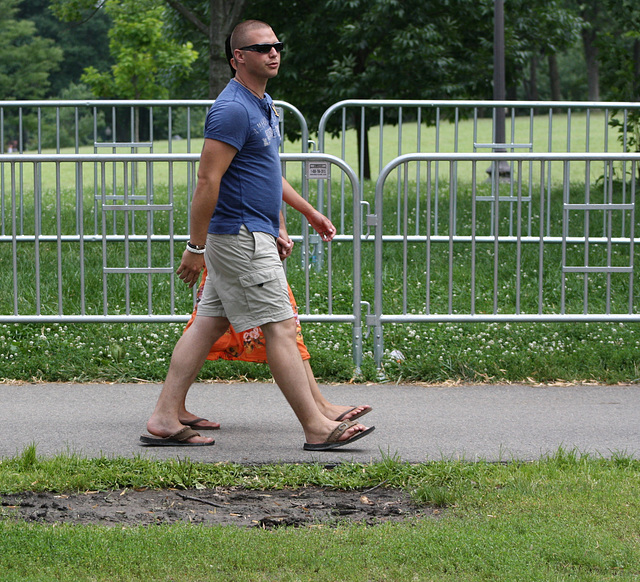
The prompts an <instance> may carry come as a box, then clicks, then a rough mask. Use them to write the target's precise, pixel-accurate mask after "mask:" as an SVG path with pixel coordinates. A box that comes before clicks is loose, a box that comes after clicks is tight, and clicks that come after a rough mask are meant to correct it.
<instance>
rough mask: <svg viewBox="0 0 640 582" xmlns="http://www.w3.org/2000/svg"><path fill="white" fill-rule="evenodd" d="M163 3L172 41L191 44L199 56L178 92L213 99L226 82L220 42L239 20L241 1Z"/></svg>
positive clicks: (223, 53)
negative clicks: (166, 9) (180, 90)
mask: <svg viewBox="0 0 640 582" xmlns="http://www.w3.org/2000/svg"><path fill="white" fill-rule="evenodd" d="M166 2H167V4H168V5H169V6H170V7H171V9H170V10H168V11H167V12H166V15H165V16H166V21H167V25H168V29H169V30H170V31H171V34H172V36H173V38H174V39H176V40H177V41H178V42H186V41H187V40H189V41H190V42H193V43H194V45H195V47H196V48H197V50H198V52H199V53H200V58H199V59H198V62H197V63H196V64H195V66H194V69H193V73H192V74H191V75H190V77H189V79H188V82H187V83H185V84H184V85H183V90H182V93H185V96H187V97H196V98H205V97H210V98H212V99H214V98H215V97H216V96H217V95H218V93H220V91H222V89H223V88H224V86H225V85H226V84H227V82H228V80H229V65H228V63H227V58H226V56H225V51H224V43H225V39H226V38H227V36H229V35H230V34H231V32H232V31H233V28H234V27H235V25H236V24H238V22H239V21H240V19H241V15H242V11H243V9H244V6H245V0H166ZM194 33H195V34H194ZM205 79H208V82H205Z"/></svg>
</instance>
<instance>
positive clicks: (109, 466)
mask: <svg viewBox="0 0 640 582" xmlns="http://www.w3.org/2000/svg"><path fill="white" fill-rule="evenodd" d="M639 473H640V462H639V461H637V460H634V459H632V458H629V457H627V456H625V455H622V454H619V455H614V456H613V457H612V458H611V459H608V460H607V459H602V458H597V457H592V456H588V455H581V454H579V453H578V452H576V451H564V450H559V451H558V452H557V453H556V454H554V455H552V456H549V457H546V458H543V459H540V460H538V461H535V462H531V463H518V462H510V463H487V462H483V461H480V462H475V463H467V462H465V461H450V460H446V459H443V460H441V461H435V462H432V463H426V464H418V465H411V464H408V463H403V462H402V461H401V460H399V459H396V458H386V459H384V460H383V461H381V462H380V463H375V464H370V465H360V464H350V463H347V464H341V465H338V466H336V467H334V468H326V467H323V466H321V465H313V464H311V465H306V464H305V465H295V466H291V465H271V466H259V467H244V466H241V465H235V464H213V465H212V464H201V463H191V462H190V461H176V460H171V461H162V462H151V461H147V460H143V459H140V458H134V459H122V458H113V459H107V458H102V459H83V458H79V457H75V456H59V457H55V458H49V459H46V458H39V457H38V456H37V455H36V452H35V448H33V447H30V448H27V449H26V450H25V451H24V453H23V454H22V455H19V456H17V457H15V458H10V459H2V460H1V461H0V491H2V492H5V493H7V492H18V491H23V490H36V491H43V490H46V491H83V490H107V489H111V488H124V487H139V486H150V487H176V488H179V489H183V488H191V487H215V486H229V485H236V486H242V487H248V488H252V489H269V488H282V487H292V488H297V487H302V486H305V485H317V486H321V487H328V488H342V489H367V488H370V487H374V486H385V487H398V488H402V489H404V490H407V491H409V492H411V494H412V496H413V497H414V499H415V500H416V501H417V502H418V503H422V504H427V505H430V506H432V507H433V506H437V508H438V510H439V511H438V513H439V515H438V517H428V518H421V519H412V520H408V521H407V522H405V523H400V524H385V525H378V526H365V525H346V524H342V525H341V524H337V525H336V526H334V527H330V526H328V525H325V526H322V527H318V526H315V527H305V528H298V529H285V528H282V529H278V530H274V531H262V530H249V531H247V530H243V529H239V528H233V527H220V526H216V527H202V526H188V525H174V526H162V525H159V526H152V527H134V528H124V529H120V528H115V527H114V528H109V527H102V526H90V527H89V526H72V525H47V526H43V525H35V524H30V523H25V522H18V521H13V520H11V519H3V520H1V521H0V544H1V545H2V552H0V577H1V578H2V579H3V580H23V579H29V580H51V579H56V580H140V579H147V580H174V579H178V578H179V579H184V580H205V579H214V578H215V579H220V578H222V579H225V580H327V581H333V580H337V579H340V580H354V581H355V580H469V581H476V580H478V581H479V580H504V581H512V580H540V581H543V580H544V581H548V580H584V581H592V580H593V581H601V580H637V579H638V577H640V525H639V524H640V501H639V500H640V495H639V493H640V492H639V491H638V487H639V485H638V483H639V480H638V477H639V476H640V475H639ZM3 511H4V513H5V517H6V516H7V513H8V510H3Z"/></svg>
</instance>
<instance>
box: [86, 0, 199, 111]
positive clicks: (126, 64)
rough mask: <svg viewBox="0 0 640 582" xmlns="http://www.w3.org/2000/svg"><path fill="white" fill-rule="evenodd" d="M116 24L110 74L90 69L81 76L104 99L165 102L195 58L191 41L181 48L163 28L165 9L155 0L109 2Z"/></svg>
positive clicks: (111, 49) (111, 0)
mask: <svg viewBox="0 0 640 582" xmlns="http://www.w3.org/2000/svg"><path fill="white" fill-rule="evenodd" d="M104 9H105V10H106V11H107V13H108V14H109V16H110V17H111V19H112V21H113V26H112V28H111V30H110V31H109V48H110V51H111V55H112V56H113V58H114V60H115V63H114V64H113V65H112V67H111V70H110V71H98V70H97V69H96V68H95V67H88V68H87V69H86V70H85V73H84V75H83V76H82V80H83V82H85V83H86V84H87V85H89V86H90V87H91V88H92V89H93V92H94V93H95V94H96V95H97V96H99V97H105V98H118V99H163V98H166V97H168V94H169V87H170V86H171V83H173V82H175V80H176V79H179V78H180V76H181V75H182V74H183V73H184V71H186V70H188V69H189V67H190V65H191V63H192V62H193V61H194V60H195V59H196V57H197V53H196V52H195V51H194V50H193V46H192V45H191V43H184V44H182V45H180V44H177V43H175V42H173V41H171V40H169V39H168V38H167V36H166V34H165V33H164V30H163V7H162V6H161V5H159V4H158V2H156V1H155V0H107V1H106V2H105V5H104Z"/></svg>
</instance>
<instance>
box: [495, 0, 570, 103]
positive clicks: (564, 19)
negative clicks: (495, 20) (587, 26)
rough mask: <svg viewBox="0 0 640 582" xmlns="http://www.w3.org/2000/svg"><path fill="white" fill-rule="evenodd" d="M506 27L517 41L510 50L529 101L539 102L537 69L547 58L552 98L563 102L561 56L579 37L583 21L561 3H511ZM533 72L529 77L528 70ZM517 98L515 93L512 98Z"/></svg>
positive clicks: (555, 0) (515, 0)
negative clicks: (560, 72)
mask: <svg viewBox="0 0 640 582" xmlns="http://www.w3.org/2000/svg"><path fill="white" fill-rule="evenodd" d="M505 19H506V23H505V26H506V27H507V28H508V29H509V30H510V31H511V36H512V39H513V43H512V46H511V47H510V51H511V52H512V55H519V56H520V58H519V59H514V58H513V56H512V61H513V70H512V75H513V77H514V78H516V79H521V80H522V82H523V84H524V86H525V94H526V97H527V98H530V99H533V100H537V99H538V87H537V67H538V63H539V61H540V59H541V58H546V59H547V64H548V70H549V87H550V93H551V99H552V100H554V101H560V100H561V98H562V96H561V87H560V75H559V69H558V63H557V55H558V54H559V53H561V52H564V51H566V50H567V49H569V48H570V47H571V46H573V45H574V44H575V42H576V41H577V40H578V38H579V34H580V30H581V27H582V24H583V23H582V20H581V19H580V18H579V17H578V16H577V15H576V14H575V13H574V12H573V11H572V10H570V9H568V8H566V7H564V6H563V5H562V3H561V2H560V1H559V0H552V1H549V0H510V1H509V3H508V5H507V7H506V8H505ZM527 64H528V69H529V78H528V79H527V75H526V74H525V68H526V67H527ZM511 98H514V99H515V94H512V95H511Z"/></svg>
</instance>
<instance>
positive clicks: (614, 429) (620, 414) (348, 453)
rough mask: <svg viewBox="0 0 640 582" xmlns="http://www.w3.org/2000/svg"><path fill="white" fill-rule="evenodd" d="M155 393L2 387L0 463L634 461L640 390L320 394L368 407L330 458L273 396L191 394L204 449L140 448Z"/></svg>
mask: <svg viewBox="0 0 640 582" xmlns="http://www.w3.org/2000/svg"><path fill="white" fill-rule="evenodd" d="M160 388H161V386H160V385H159V384H15V385H13V384H4V385H0V458H6V457H13V456H15V455H18V454H20V453H21V452H22V451H23V450H24V449H25V447H27V446H29V445H31V444H35V445H36V447H37V453H38V454H39V455H44V456H52V455H55V454H57V453H75V454H78V455H80V456H82V457H98V456H106V457H114V456H123V457H131V456H135V455H140V456H142V457H146V458H153V459H167V458H180V459H185V458H191V459H193V460H195V461H204V462H226V461H228V462H236V463H243V464H255V463H276V462H286V463H301V462H321V463H326V464H330V463H336V462H361V463H367V462H373V461H380V460H382V459H384V458H385V457H393V458H396V459H398V460H402V461H406V462H426V461H432V460H440V459H464V460H467V461H476V460H487V461H510V460H522V461H528V460H535V459H539V458H541V457H544V456H545V455H549V454H553V453H555V452H556V451H557V450H558V449H559V448H560V447H562V448H564V449H565V450H575V451H577V452H579V453H589V454H593V455H596V456H603V457H607V458H608V457H611V456H612V455H616V454H624V455H628V456H632V457H635V458H640V386H639V385H630V386H600V385H579V386H526V385H478V386H474V385H463V386H425V385H403V384H400V385H396V384H366V385H365V384H362V385H361V384H345V385H330V386H324V385H323V386H321V388H322V390H323V392H324V393H325V394H326V395H327V397H328V398H329V399H330V400H332V401H334V402H336V403H340V404H351V405H355V404H370V405H371V406H373V411H372V412H371V413H370V414H368V415H366V416H364V417H363V418H362V419H361V420H362V422H363V424H365V425H367V426H374V425H375V427H376V429H375V431H374V432H373V433H372V434H371V435H369V436H367V437H365V438H363V439H361V440H359V441H358V442H356V443H353V444H352V445H349V446H345V447H343V448H341V449H336V450H334V451H330V452H320V453H318V452H307V451H304V450H303V449H302V445H303V442H304V435H303V433H302V429H301V428H300V425H299V424H298V422H297V420H296V418H295V416H294V414H293V412H292V411H291V409H290V408H289V406H288V405H287V403H286V401H285V399H284V397H283V396H282V394H281V393H280V391H279V390H278V388H277V386H275V385H274V384H270V383H213V384H195V385H194V386H193V387H192V388H191V391H190V392H189V397H188V401H187V406H188V408H189V410H190V411H191V412H193V413H195V414H198V415H199V416H203V417H207V418H209V419H210V420H215V421H216V422H220V423H221V424H222V429H221V430H218V431H207V432H203V433H202V434H207V435H211V436H213V437H214V438H215V439H216V444H215V445H214V446H211V447H190V448H184V447H162V448H157V447H153V448H151V447H143V446H140V444H139V437H140V435H141V434H142V433H144V432H146V430H145V424H146V420H147V418H148V416H149V414H150V413H151V411H152V409H153V406H154V404H155V401H156V398H157V396H158V394H159V391H160Z"/></svg>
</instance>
